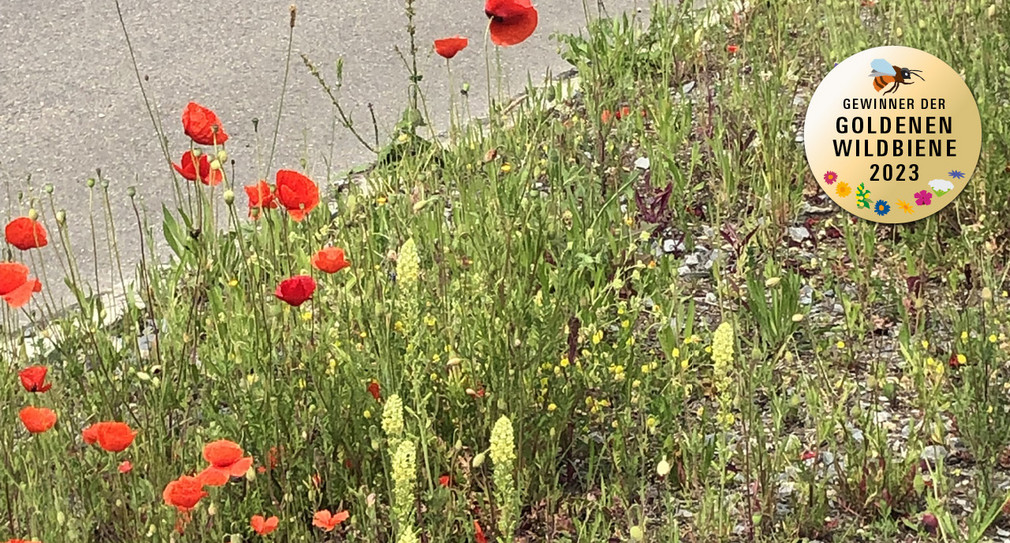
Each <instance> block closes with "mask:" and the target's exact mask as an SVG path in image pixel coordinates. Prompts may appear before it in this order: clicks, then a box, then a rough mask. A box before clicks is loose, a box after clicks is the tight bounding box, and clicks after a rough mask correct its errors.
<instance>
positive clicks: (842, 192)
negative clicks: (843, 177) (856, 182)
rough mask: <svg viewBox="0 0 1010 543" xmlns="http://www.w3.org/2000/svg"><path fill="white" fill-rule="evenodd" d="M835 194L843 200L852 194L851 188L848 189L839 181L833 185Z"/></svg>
mask: <svg viewBox="0 0 1010 543" xmlns="http://www.w3.org/2000/svg"><path fill="white" fill-rule="evenodd" d="M835 194H837V195H838V197H839V198H845V197H846V196H848V195H849V194H852V187H850V186H849V184H848V183H846V182H845V181H841V182H839V183H838V184H837V185H835Z"/></svg>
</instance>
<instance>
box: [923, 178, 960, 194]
mask: <svg viewBox="0 0 1010 543" xmlns="http://www.w3.org/2000/svg"><path fill="white" fill-rule="evenodd" d="M929 188H931V189H933V192H935V193H936V195H937V196H943V195H944V194H947V193H948V192H950V191H952V190H954V183H951V182H950V181H947V180H946V179H934V180H932V181H930V182H929Z"/></svg>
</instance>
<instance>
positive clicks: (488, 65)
mask: <svg viewBox="0 0 1010 543" xmlns="http://www.w3.org/2000/svg"><path fill="white" fill-rule="evenodd" d="M492 21H494V19H491V18H489V19H488V20H487V27H486V28H485V29H484V76H485V84H486V85H487V116H488V125H489V126H491V123H492V120H493V115H492V114H493V111H494V108H493V104H494V102H492V101H491V58H490V55H488V49H487V47H488V39H489V38H490V37H491V22H492Z"/></svg>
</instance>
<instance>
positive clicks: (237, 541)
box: [228, 534, 242, 543]
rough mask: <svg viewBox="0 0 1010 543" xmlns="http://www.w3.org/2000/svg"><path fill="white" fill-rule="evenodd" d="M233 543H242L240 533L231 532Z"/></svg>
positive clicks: (230, 539)
mask: <svg viewBox="0 0 1010 543" xmlns="http://www.w3.org/2000/svg"><path fill="white" fill-rule="evenodd" d="M228 541H230V542H231V543H242V536H240V535H238V534H231V537H230V538H229V540H228Z"/></svg>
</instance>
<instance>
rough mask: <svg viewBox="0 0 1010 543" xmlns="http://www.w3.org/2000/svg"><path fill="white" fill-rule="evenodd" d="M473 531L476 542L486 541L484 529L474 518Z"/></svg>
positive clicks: (483, 542)
mask: <svg viewBox="0 0 1010 543" xmlns="http://www.w3.org/2000/svg"><path fill="white" fill-rule="evenodd" d="M473 532H474V539H476V540H477V543H487V537H486V536H485V535H484V530H483V529H481V527H480V523H479V522H477V520H476V519H474V521H473Z"/></svg>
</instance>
